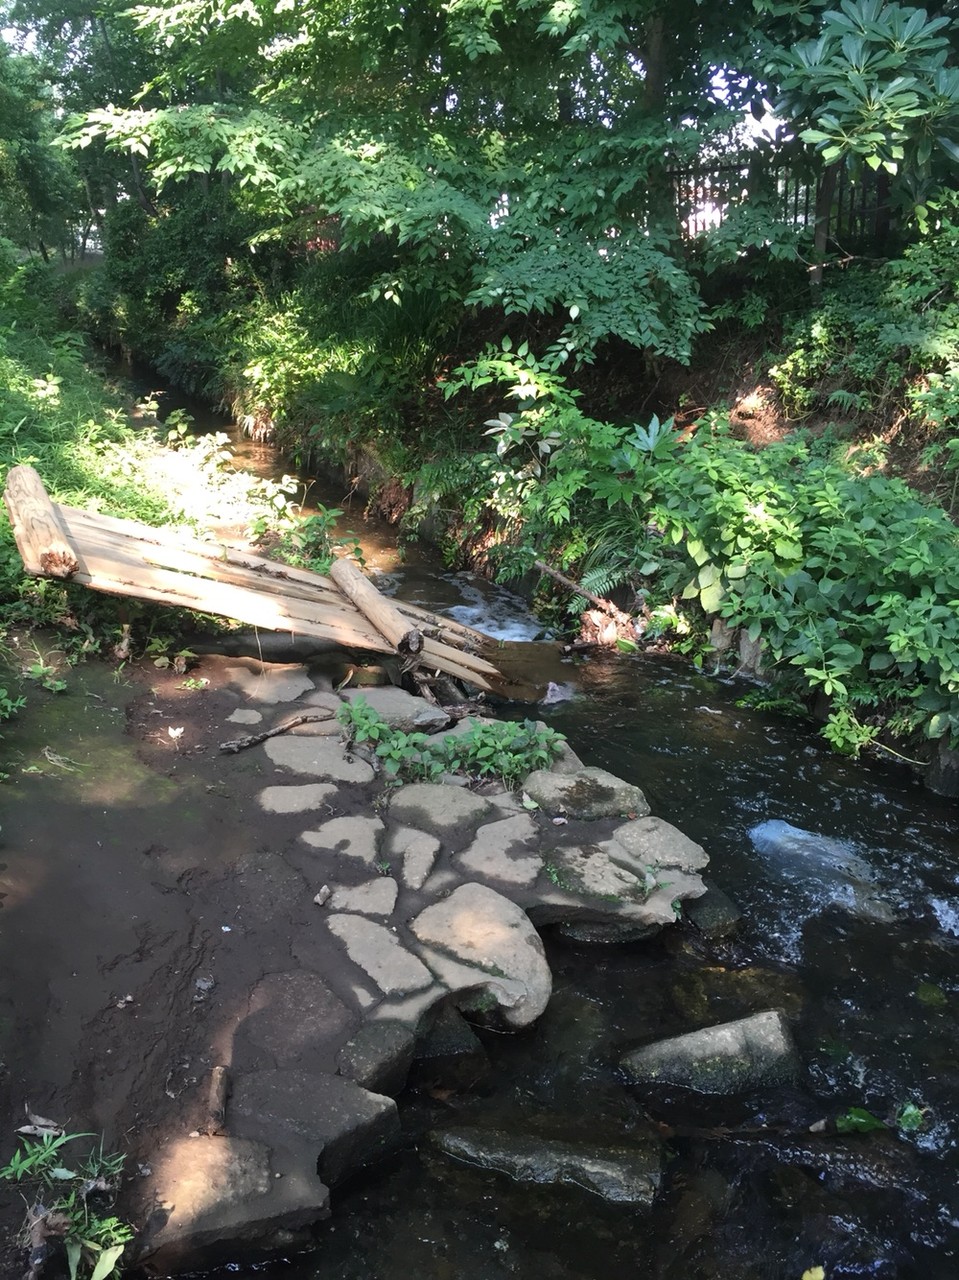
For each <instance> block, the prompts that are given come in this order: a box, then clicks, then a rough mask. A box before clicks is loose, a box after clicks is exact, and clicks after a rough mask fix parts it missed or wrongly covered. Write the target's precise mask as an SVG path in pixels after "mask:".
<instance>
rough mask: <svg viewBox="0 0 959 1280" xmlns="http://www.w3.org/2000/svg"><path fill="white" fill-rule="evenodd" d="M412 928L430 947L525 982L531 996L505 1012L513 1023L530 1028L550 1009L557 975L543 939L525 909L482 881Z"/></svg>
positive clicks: (485, 972)
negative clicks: (547, 957) (531, 1024)
mask: <svg viewBox="0 0 959 1280" xmlns="http://www.w3.org/2000/svg"><path fill="white" fill-rule="evenodd" d="M410 929H411V931H412V933H413V934H414V936H415V937H416V938H417V939H419V941H420V942H422V943H423V944H424V945H426V946H430V947H434V948H436V949H437V950H439V951H441V952H445V953H446V954H448V955H449V956H451V957H452V958H453V959H454V960H456V961H458V962H459V963H460V964H463V965H466V966H468V967H469V968H471V969H474V970H479V971H480V974H479V975H478V979H477V981H478V983H481V982H482V981H483V979H484V977H485V979H486V980H487V981H488V980H489V978H490V977H494V978H495V977H499V978H506V979H510V980H512V981H514V982H519V983H521V984H522V986H523V987H524V988H525V998H523V999H521V1000H519V1001H517V1003H515V1004H514V1005H512V1006H511V1007H509V1008H505V1009H503V1011H502V1014H503V1019H504V1021H505V1022H506V1023H507V1024H508V1025H509V1026H512V1027H524V1026H528V1025H529V1023H531V1022H533V1021H535V1020H536V1018H538V1017H539V1015H540V1014H541V1013H542V1012H543V1010H544V1009H545V1008H546V1004H547V1001H548V1000H549V996H550V991H551V990H552V975H551V974H550V970H549V965H548V964H547V963H546V957H545V955H544V953H543V944H542V942H541V941H540V937H539V935H538V934H537V932H536V930H535V929H534V928H533V926H532V924H530V921H529V918H528V917H527V915H526V914H525V912H523V911H521V910H520V908H519V907H517V906H516V904H515V903H513V902H510V900H509V899H508V898H504V897H503V896H502V895H501V894H499V893H496V892H494V890H492V889H488V888H486V886H485V885H480V884H464V885H460V886H459V888H457V889H454V890H453V892H452V893H451V894H450V896H449V897H448V898H447V899H445V901H443V902H437V903H434V904H433V905H432V906H429V907H427V908H426V909H425V910H424V911H421V912H420V914H419V915H418V916H417V917H416V919H415V920H413V921H412V922H411V924H410Z"/></svg>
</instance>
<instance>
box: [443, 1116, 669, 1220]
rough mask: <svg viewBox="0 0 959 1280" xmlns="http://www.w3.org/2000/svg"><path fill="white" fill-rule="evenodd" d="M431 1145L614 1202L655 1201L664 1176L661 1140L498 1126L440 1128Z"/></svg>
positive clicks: (536, 1182)
mask: <svg viewBox="0 0 959 1280" xmlns="http://www.w3.org/2000/svg"><path fill="white" fill-rule="evenodd" d="M429 1139H430V1145H431V1147H432V1148H433V1150H434V1151H438V1152H440V1153H442V1154H443V1155H445V1156H449V1157H450V1158H452V1159H453V1160H457V1161H459V1162H461V1163H463V1164H469V1165H473V1166H474V1167H476V1168H479V1169H489V1170H491V1171H492V1172H495V1173H504V1174H506V1175H507V1177H509V1178H511V1179H512V1180H513V1181H514V1182H518V1183H520V1184H521V1185H533V1186H563V1187H578V1188H579V1189H580V1190H582V1191H588V1192H590V1193H591V1194H593V1195H597V1196H599V1197H600V1199H602V1200H605V1201H607V1202H608V1203H610V1204H624V1205H632V1206H634V1207H636V1208H642V1209H649V1208H651V1207H652V1204H653V1201H654V1200H655V1198H656V1193H657V1192H658V1190H659V1185H660V1181H661V1178H662V1154H661V1151H660V1149H659V1147H658V1146H656V1145H654V1144H652V1143H649V1144H644V1145H641V1146H625V1145H624V1146H616V1147H597V1146H595V1145H593V1144H590V1145H589V1146H585V1145H582V1144H580V1143H572V1142H557V1141H554V1140H550V1139H546V1138H539V1137H535V1136H533V1135H530V1134H512V1133H504V1132H502V1131H500V1130H497V1129H474V1128H459V1129H446V1130H443V1131H440V1132H437V1131H434V1132H432V1133H431V1134H430V1135H429Z"/></svg>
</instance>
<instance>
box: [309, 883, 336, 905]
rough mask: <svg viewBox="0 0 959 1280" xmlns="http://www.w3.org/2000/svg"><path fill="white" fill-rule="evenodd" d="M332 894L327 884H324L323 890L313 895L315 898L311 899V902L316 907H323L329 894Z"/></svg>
mask: <svg viewBox="0 0 959 1280" xmlns="http://www.w3.org/2000/svg"><path fill="white" fill-rule="evenodd" d="M332 892H333V890H332V889H331V888H330V886H329V885H328V884H325V885H324V886H323V888H322V889H321V890H320V892H319V893H318V894H316V895H315V897H314V898H313V901H314V902H315V903H316V905H317V906H318V907H325V906H326V904H327V902H328V901H329V899H330V894H331V893H332Z"/></svg>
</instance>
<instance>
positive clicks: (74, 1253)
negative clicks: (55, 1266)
mask: <svg viewBox="0 0 959 1280" xmlns="http://www.w3.org/2000/svg"><path fill="white" fill-rule="evenodd" d="M63 1247H64V1249H66V1251H67V1266H68V1268H69V1270H70V1280H77V1268H78V1267H79V1265H80V1241H79V1240H65V1241H64V1245H63Z"/></svg>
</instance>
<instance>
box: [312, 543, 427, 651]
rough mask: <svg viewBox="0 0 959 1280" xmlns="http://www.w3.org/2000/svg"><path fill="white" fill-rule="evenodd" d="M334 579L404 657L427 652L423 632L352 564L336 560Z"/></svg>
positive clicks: (347, 596) (364, 615)
mask: <svg viewBox="0 0 959 1280" xmlns="http://www.w3.org/2000/svg"><path fill="white" fill-rule="evenodd" d="M330 577H331V578H332V579H333V581H334V582H335V583H336V585H337V586H338V587H339V589H340V590H341V591H342V592H343V594H344V595H345V596H346V598H347V599H348V600H351V601H352V602H353V604H355V605H356V607H357V609H359V611H360V613H362V615H363V617H364V618H366V619H367V621H368V622H370V623H372V624H373V626H374V627H375V628H376V629H377V631H378V632H379V633H380V635H381V636H385V638H386V639H387V640H388V641H389V642H390V644H391V645H393V647H394V648H395V649H396V651H397V653H399V654H401V655H402V656H403V657H404V658H416V657H419V655H420V654H421V653H422V652H423V633H422V632H421V631H419V630H417V628H416V627H411V626H410V625H409V623H408V622H407V621H406V619H405V618H404V617H403V616H402V615H401V614H400V613H399V612H398V611H397V610H396V609H395V608H394V607H393V605H392V604H390V602H389V601H388V600H385V599H384V598H383V597H382V596H381V595H380V593H379V592H378V591H377V589H376V587H374V586H373V584H372V582H370V580H369V579H368V578H365V577H364V576H363V574H362V573H360V571H359V569H357V567H356V565H355V564H353V562H352V561H350V560H334V561H333V563H332V564H331V565H330Z"/></svg>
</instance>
